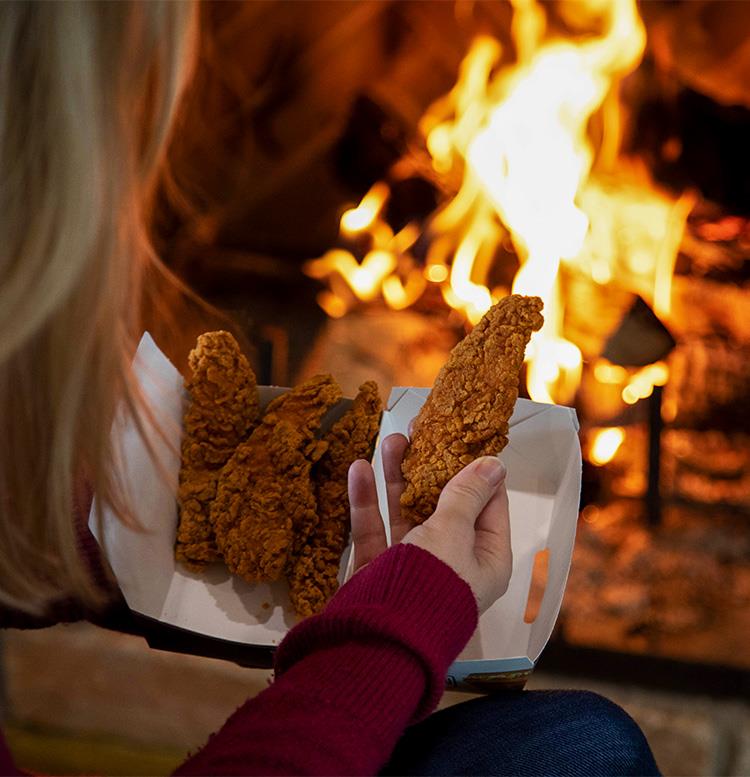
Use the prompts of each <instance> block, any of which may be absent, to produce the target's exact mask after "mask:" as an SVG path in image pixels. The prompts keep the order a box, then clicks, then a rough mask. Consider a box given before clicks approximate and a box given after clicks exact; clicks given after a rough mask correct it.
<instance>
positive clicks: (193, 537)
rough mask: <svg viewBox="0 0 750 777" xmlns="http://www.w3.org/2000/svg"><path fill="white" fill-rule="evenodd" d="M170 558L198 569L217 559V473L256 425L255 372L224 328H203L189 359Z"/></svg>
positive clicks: (194, 569)
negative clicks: (176, 516) (212, 514)
mask: <svg viewBox="0 0 750 777" xmlns="http://www.w3.org/2000/svg"><path fill="white" fill-rule="evenodd" d="M188 364H189V366H190V371H191V377H190V379H189V380H188V381H187V382H186V388H187V392H188V395H189V403H188V406H187V410H186V412H185V416H184V427H185V430H184V436H183V441H182V466H181V469H180V479H179V490H178V494H177V500H178V504H179V510H180V520H179V525H178V527H177V538H176V543H175V558H176V559H177V560H178V561H182V562H183V563H184V564H185V565H186V566H187V567H188V568H189V569H191V570H193V571H196V572H198V571H200V570H201V569H203V567H205V565H206V564H208V563H209V562H211V561H215V560H216V559H217V558H218V551H217V548H216V542H215V539H214V533H213V529H212V527H211V522H210V520H209V511H210V504H211V502H212V500H213V498H214V496H215V495H216V481H217V478H218V476H219V471H220V470H221V468H222V467H223V466H224V464H226V462H227V461H228V460H229V458H230V457H231V455H232V454H233V453H234V451H235V449H236V447H237V446H238V445H239V444H240V442H242V441H243V440H244V439H246V438H247V436H248V435H249V434H250V432H251V431H252V430H253V428H254V427H255V426H256V425H257V423H258V420H259V415H260V408H259V404H258V390H257V386H256V379H255V373H254V372H253V370H252V368H251V367H250V364H249V363H248V361H247V359H246V358H245V356H244V354H243V353H242V351H241V350H240V347H239V345H238V344H237V341H236V340H235V339H234V337H232V335H231V334H229V332H222V331H219V332H206V333H205V334H202V335H201V336H200V337H199V338H198V342H197V344H196V346H195V348H194V349H193V350H192V351H191V352H190V355H189V357H188Z"/></svg>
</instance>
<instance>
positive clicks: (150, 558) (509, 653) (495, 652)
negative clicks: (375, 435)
mask: <svg viewBox="0 0 750 777" xmlns="http://www.w3.org/2000/svg"><path fill="white" fill-rule="evenodd" d="M134 369H135V373H136V375H137V377H138V380H139V381H140V384H141V387H142V390H143V392H144V395H145V397H146V399H147V401H148V403H149V406H150V408H151V409H152V412H153V416H154V419H155V420H156V421H157V422H158V424H159V425H160V426H161V432H157V431H156V430H155V429H154V428H153V425H152V424H151V423H149V421H148V420H147V419H144V423H145V425H146V428H147V430H148V435H149V439H150V443H151V447H152V450H153V453H154V455H155V456H156V458H157V461H158V464H156V463H155V462H154V461H153V460H152V458H151V455H150V454H149V452H148V449H147V447H146V446H145V445H144V443H143V441H142V440H141V438H140V436H139V434H138V433H137V430H136V428H135V424H134V423H133V421H132V419H129V418H127V417H122V418H119V419H118V420H117V422H116V423H115V427H114V429H113V434H114V435H115V439H116V441H117V442H118V443H119V450H120V451H121V454H120V456H119V463H118V465H117V466H118V469H119V472H120V475H121V477H122V478H123V482H124V483H125V484H126V487H127V488H128V490H129V493H130V494H131V496H132V504H133V505H134V507H135V511H136V514H137V517H138V518H139V520H140V521H141V523H142V525H143V526H144V528H145V529H146V531H145V532H136V531H133V530H132V529H129V528H127V527H126V526H124V525H123V524H121V523H120V522H119V521H118V520H117V519H116V518H115V517H114V515H113V514H112V513H111V512H110V511H109V510H108V509H106V508H105V509H104V510H103V511H102V514H101V516H100V517H99V516H97V515H96V508H95V507H92V511H91V514H90V517H89V525H90V527H91V529H92V531H93V532H94V534H95V536H96V537H97V540H98V541H99V543H100V545H101V546H102V548H103V550H104V554H105V556H106V558H107V560H108V561H109V564H110V566H111V567H112V570H113V572H114V574H115V577H116V578H117V581H118V584H119V586H120V588H121V590H122V592H123V595H124V597H125V600H126V602H127V604H128V607H129V608H130V610H131V611H132V612H133V613H134V614H136V615H137V616H143V619H144V620H146V621H148V622H150V623H152V624H157V625H163V626H165V627H168V628H171V629H172V631H173V632H175V633H178V634H179V635H180V639H179V644H178V646H177V647H176V648H175V647H174V641H172V642H171V643H169V644H171V645H172V646H171V647H170V648H169V649H177V650H180V651H181V652H195V653H198V654H204V655H212V656H215V657H222V656H223V655H224V652H223V649H224V648H226V651H225V655H226V657H227V658H232V660H237V659H236V658H235V657H236V656H238V655H241V653H242V650H243V649H248V650H249V649H250V648H256V649H257V648H265V649H266V651H267V653H266V658H264V659H262V660H261V661H260V662H259V664H258V665H268V664H269V663H270V657H271V655H272V650H273V648H274V647H275V646H276V645H278V643H279V642H280V641H281V640H282V639H283V637H284V635H285V634H286V632H287V631H288V630H289V629H290V628H291V627H292V626H293V625H294V624H295V623H296V622H297V617H296V615H295V614H294V611H293V610H292V608H291V605H290V603H289V598H288V593H287V588H286V583H285V582H283V581H280V582H276V583H271V584H266V583H261V584H256V585H251V584H248V583H246V582H244V581H243V580H241V579H239V578H238V577H236V576H234V575H232V574H230V573H229V572H228V571H227V570H226V569H225V568H224V567H223V565H221V564H214V565H211V566H210V567H209V568H208V569H207V570H206V571H205V572H203V573H202V574H194V573H192V572H189V571H188V570H186V569H184V568H183V567H182V566H181V565H179V564H177V563H176V562H175V559H174V552H173V548H174V540H175V533H176V528H177V506H176V502H175V491H176V487H177V480H178V474H179V468H180V441H181V438H182V415H183V412H184V407H185V401H186V397H185V390H184V387H183V379H182V376H181V375H180V373H179V372H178V371H177V369H176V368H175V367H174V366H173V365H172V364H171V362H170V361H169V360H168V359H167V358H166V357H165V356H164V354H162V352H161V351H160V350H159V349H158V347H157V346H156V344H155V343H154V341H153V340H152V339H151V337H150V336H149V335H148V334H145V335H144V336H143V339H142V340H141V343H140V345H139V347H138V351H137V353H136V357H135V362H134ZM283 391H284V389H279V388H276V387H263V388H261V389H260V392H261V401H262V402H268V401H270V399H272V398H273V397H274V396H278V394H280V393H282V392H283ZM428 394H429V389H423V388H394V389H393V391H392V392H391V396H390V399H389V401H388V405H387V409H386V411H385V412H384V413H383V418H382V422H381V427H380V436H379V440H380V439H383V438H384V437H385V436H387V435H388V434H391V433H393V432H402V433H406V432H407V429H408V425H409V422H410V421H411V419H412V418H413V417H414V416H415V415H416V414H417V413H418V411H419V409H420V408H421V406H422V404H423V403H424V401H425V400H426V398H427V395H428ZM501 458H502V460H503V461H504V462H505V464H506V466H507V470H508V474H507V481H506V482H507V487H508V496H509V500H510V515H511V541H512V547H513V572H512V575H511V580H510V585H509V588H508V591H507V592H506V593H505V595H504V596H502V597H501V598H500V599H499V600H498V601H497V602H496V603H495V604H494V605H493V606H492V607H491V608H490V609H489V610H488V611H487V612H486V613H484V615H482V617H481V619H480V622H479V627H478V629H477V631H476V632H475V634H474V636H473V637H472V639H471V640H470V642H469V644H468V645H467V647H466V649H465V650H464V651H463V653H462V654H461V656H459V659H458V660H457V661H456V662H455V663H454V664H453V665H452V666H451V668H450V670H449V674H448V684H449V685H450V686H454V687H463V688H473V689H475V688H476V687H478V686H490V687H491V686H516V687H517V686H518V685H523V682H524V681H525V678H526V677H527V676H528V674H529V673H530V672H531V671H532V669H533V667H534V664H535V663H536V661H537V659H538V658H539V656H540V654H541V652H542V650H543V648H544V646H545V645H546V643H547V641H548V640H549V637H550V635H551V633H552V629H553V627H554V624H555V621H556V619H557V615H558V612H559V610H560V605H561V603H562V598H563V593H564V590H565V584H566V581H567V576H568V570H569V568H570V561H571V556H572V552H573V543H574V540H575V530H576V523H577V518H578V504H579V497H580V485H581V450H580V445H579V440H578V423H577V419H576V415H575V412H574V411H573V410H572V409H570V408H566V407H559V406H555V405H544V404H539V403H535V402H530V401H528V400H523V399H519V400H518V402H517V403H516V407H515V410H514V413H513V416H512V417H511V420H510V433H509V443H508V445H507V447H506V448H505V450H504V451H503V452H502V454H501ZM373 465H374V467H375V475H376V483H377V486H378V494H379V498H380V504H381V513H382V514H383V516H384V519H385V520H387V514H388V513H387V504H386V501H385V496H384V495H385V488H384V480H383V469H382V461H381V456H380V446H379V445H378V446H377V447H376V451H375V455H374V458H373ZM99 518H100V520H99ZM543 550H548V552H549V555H548V564H547V582H546V587H545V590H544V595H543V597H542V600H541V604H540V605H539V609H538V614H537V616H536V618H535V620H534V621H533V623H527V622H525V621H524V614H525V611H526V605H527V600H528V597H529V590H530V585H531V577H532V569H533V564H534V559H535V556H536V554H537V553H538V552H540V551H543ZM348 556H349V554H348V553H345V554H344V558H343V559H342V566H341V577H342V579H343V578H344V577H345V575H346V569H347V562H348ZM191 637H195V638H196V639H195V641H194V643H191ZM147 638H148V636H147ZM149 642H150V643H151V644H153V645H154V646H155V647H159V646H162V645H161V644H160V641H159V640H158V639H155V640H154V641H153V642H152V640H150V639H149ZM161 642H162V643H163V644H167V643H164V640H161ZM207 642H210V644H211V645H212V647H211V649H210V651H209V652H206V650H205V645H206V644H207ZM255 655H256V656H257V655H258V653H257V650H256V652H255ZM240 663H243V661H242V660H240ZM248 663H249V664H252V663H253V659H251V660H250V661H249V662H248Z"/></svg>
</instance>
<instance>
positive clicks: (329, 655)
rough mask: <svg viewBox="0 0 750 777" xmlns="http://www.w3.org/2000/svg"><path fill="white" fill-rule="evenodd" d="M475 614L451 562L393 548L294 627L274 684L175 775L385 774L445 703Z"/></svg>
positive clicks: (283, 648) (422, 552)
mask: <svg viewBox="0 0 750 777" xmlns="http://www.w3.org/2000/svg"><path fill="white" fill-rule="evenodd" d="M477 617H478V615H477V606H476V601H475V600H474V596H473V594H472V592H471V589H470V588H469V586H468V585H467V584H466V583H465V582H464V581H463V580H462V579H461V578H460V577H458V575H456V573H455V572H454V571H453V570H452V569H451V568H450V567H448V566H447V565H446V564H444V563H443V562H442V561H440V560H439V559H437V558H436V557H435V556H433V555H432V554H431V553H428V552H427V551H425V550H422V549H421V548H418V547H416V546H414V545H397V546H395V547H393V548H391V549H390V550H388V551H387V552H385V553H384V554H382V555H381V556H380V557H379V558H377V559H376V560H375V561H373V562H372V563H371V564H370V565H369V566H368V567H366V568H365V569H363V570H362V571H360V572H359V573H357V574H356V575H355V576H354V577H353V578H352V580H350V581H349V582H348V583H347V584H346V585H344V586H343V587H342V588H341V590H340V591H339V592H338V593H337V594H336V596H334V598H333V599H332V600H331V602H330V603H329V604H328V606H327V607H326V609H325V610H324V611H323V613H321V614H320V615H318V616H315V617H313V618H308V619H307V620H305V621H303V622H302V623H300V624H299V625H298V626H296V627H295V628H294V629H292V631H291V632H290V633H289V634H288V635H287V637H286V638H285V639H284V641H283V642H282V643H281V645H280V646H279V649H278V651H277V656H276V680H275V682H274V683H273V685H271V686H270V687H269V688H268V689H266V690H265V691H263V692H262V693H261V694H259V695H258V696H257V697H255V698H254V699H251V700H249V701H248V702H246V703H245V704H244V705H243V706H242V707H240V708H239V709H238V710H237V711H236V712H235V713H234V714H233V715H232V717H231V718H229V720H228V721H227V722H226V724H225V725H224V727H223V728H222V729H221V730H220V731H219V732H218V733H216V734H214V735H213V736H212V737H211V738H210V739H209V741H208V743H207V744H206V745H205V747H204V748H203V749H202V750H200V751H199V752H198V753H196V754H195V755H194V756H193V757H192V758H190V759H188V761H186V762H185V763H184V764H183V765H182V766H181V767H180V768H179V769H178V770H177V772H176V773H177V774H181V775H188V774H192V775H196V774H201V775H209V774H226V775H230V774H269V775H270V774H331V775H333V774H376V773H377V772H378V771H379V769H380V768H381V767H382V766H383V765H384V764H385V763H386V761H387V760H388V758H389V757H390V755H391V752H392V750H393V748H394V746H395V744H396V742H397V740H398V738H399V737H400V736H401V734H402V733H403V731H404V729H405V728H406V727H407V726H408V725H410V724H412V723H415V722H417V721H418V720H420V719H422V718H424V717H425V716H426V715H428V714H429V713H430V712H431V711H432V710H433V709H434V708H435V706H436V705H437V703H438V701H439V700H440V697H441V694H442V691H443V688H444V683H445V675H446V672H447V670H448V667H449V666H450V664H451V662H452V661H453V660H454V659H455V658H456V656H457V655H458V654H459V652H460V651H461V649H462V648H463V647H464V645H465V644H466V642H467V641H468V640H469V638H470V637H471V635H472V633H473V631H474V629H475V628H476V624H477Z"/></svg>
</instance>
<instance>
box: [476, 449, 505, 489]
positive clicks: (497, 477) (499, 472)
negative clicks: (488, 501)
mask: <svg viewBox="0 0 750 777" xmlns="http://www.w3.org/2000/svg"><path fill="white" fill-rule="evenodd" d="M478 462H479V463H478V464H477V475H479V477H481V478H484V480H486V481H487V482H488V483H489V484H490V485H491V486H492V487H493V488H495V487H496V486H499V485H500V484H501V483H502V482H503V480H505V471H506V470H505V464H503V462H502V461H500V459H498V458H496V457H495V456H483V457H482V458H481V459H479V460H478Z"/></svg>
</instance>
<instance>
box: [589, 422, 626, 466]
mask: <svg viewBox="0 0 750 777" xmlns="http://www.w3.org/2000/svg"><path fill="white" fill-rule="evenodd" d="M624 439H625V430H624V429H623V428H622V427H621V426H613V427H610V428H608V429H600V430H599V431H597V432H596V434H595V435H594V438H593V441H592V443H591V450H590V451H589V460H590V461H591V463H592V464H595V465H596V466H597V467H601V466H604V465H605V464H607V463H608V462H610V461H612V459H614V457H615V454H616V453H617V451H618V450H619V448H620V446H621V445H622V442H623V440H624Z"/></svg>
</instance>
